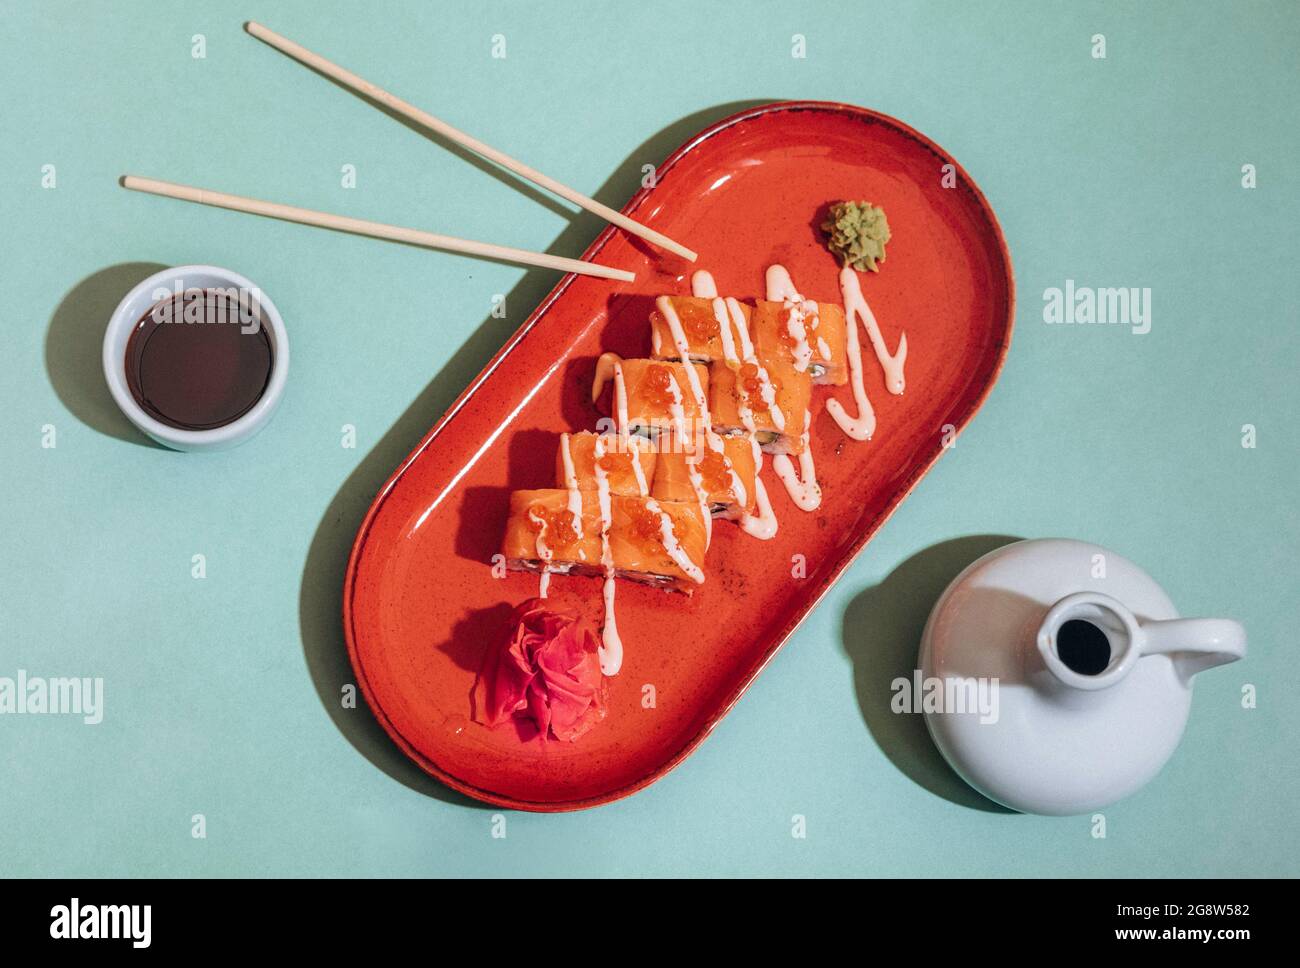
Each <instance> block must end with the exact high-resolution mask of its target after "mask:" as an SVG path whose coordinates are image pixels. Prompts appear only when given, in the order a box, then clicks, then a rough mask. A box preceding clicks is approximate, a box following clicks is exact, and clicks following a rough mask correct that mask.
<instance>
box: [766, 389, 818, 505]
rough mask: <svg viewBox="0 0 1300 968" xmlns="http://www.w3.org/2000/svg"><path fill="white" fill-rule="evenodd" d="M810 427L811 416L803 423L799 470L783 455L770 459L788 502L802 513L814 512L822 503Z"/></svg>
mask: <svg viewBox="0 0 1300 968" xmlns="http://www.w3.org/2000/svg"><path fill="white" fill-rule="evenodd" d="M811 427H812V414H811V413H810V414H808V417H807V419H806V420H805V421H804V430H803V435H802V440H803V453H802V454H800V455H799V470H798V471H797V472H796V471H795V469H794V462H793V461H791V460H790V458H789V457H788V456H787V455H785V454H777V455H776V456H775V457H773V458H772V467H773V469H775V470H776V476H777V477H779V478H781V483H782V484H784V485H785V489H786V491H787V492H788V493H789V495H790V500H792V501H794V503H795V504H796V505H798V507H799V509H800V510H802V511H815V510H816V509H817V508H818V507H819V506H820V505H821V503H822V486H821V485H820V484H818V483H817V468H816V467H815V466H814V465H813V455H812V445H811V442H810V440H809V437H810V428H811Z"/></svg>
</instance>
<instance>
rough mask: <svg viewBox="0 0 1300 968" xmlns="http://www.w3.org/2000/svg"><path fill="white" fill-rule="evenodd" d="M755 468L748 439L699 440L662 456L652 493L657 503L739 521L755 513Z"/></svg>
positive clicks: (711, 437) (709, 436)
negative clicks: (691, 505) (680, 504)
mask: <svg viewBox="0 0 1300 968" xmlns="http://www.w3.org/2000/svg"><path fill="white" fill-rule="evenodd" d="M757 463H758V462H757V461H756V460H755V454H754V444H753V441H752V439H751V438H750V437H749V436H748V435H744V436H731V437H723V436H720V435H718V434H716V433H708V434H700V435H699V436H698V437H696V439H695V440H694V441H691V442H687V444H685V445H682V446H676V447H673V448H670V449H665V450H662V451H661V452H660V454H659V459H658V463H657V464H656V465H655V476H654V487H653V488H651V491H650V493H651V495H652V496H653V497H655V498H656V499H658V500H661V501H694V502H696V503H697V504H703V505H704V507H705V508H706V509H707V510H708V512H709V514H710V515H711V516H713V517H715V518H726V519H729V520H739V519H741V518H743V517H745V516H746V515H752V514H753V513H754V512H755V510H756V508H757V502H758V489H757V487H756V486H755V484H754V477H755V474H756V473H757Z"/></svg>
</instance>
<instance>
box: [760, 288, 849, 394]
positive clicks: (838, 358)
mask: <svg viewBox="0 0 1300 968" xmlns="http://www.w3.org/2000/svg"><path fill="white" fill-rule="evenodd" d="M750 319H751V329H750V332H751V333H753V336H754V347H755V350H756V352H757V354H758V357H759V358H760V359H763V360H781V361H783V362H786V363H789V364H791V365H792V366H793V367H794V368H795V369H796V370H805V371H807V373H808V375H809V376H811V377H812V381H813V383H816V384H820V385H830V386H843V385H844V384H846V383H848V382H849V351H848V336H847V334H846V333H845V329H844V327H845V323H844V309H843V308H842V307H841V306H838V305H836V304H835V303H819V302H813V301H812V300H802V301H795V300H786V301H784V302H774V301H772V300H767V299H760V300H758V301H756V302H755V303H754V312H753V315H752V316H751V317H750Z"/></svg>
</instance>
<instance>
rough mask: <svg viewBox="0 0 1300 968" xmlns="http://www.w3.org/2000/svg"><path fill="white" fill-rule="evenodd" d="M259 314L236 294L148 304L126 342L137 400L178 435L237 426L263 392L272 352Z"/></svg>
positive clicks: (185, 295) (196, 292)
mask: <svg viewBox="0 0 1300 968" xmlns="http://www.w3.org/2000/svg"><path fill="white" fill-rule="evenodd" d="M263 322H264V321H263V319H262V314H261V310H260V308H259V307H258V306H257V305H256V303H254V302H251V301H250V300H248V299H247V298H241V296H240V294H239V293H238V292H237V291H235V290H221V289H188V290H186V291H184V292H182V293H178V294H176V295H174V296H171V297H169V298H167V299H164V300H162V301H161V302H158V303H156V304H154V305H153V306H152V307H150V309H149V310H148V312H146V313H145V314H144V315H143V316H142V317H140V320H139V321H138V322H137V323H136V325H135V327H134V329H133V330H132V331H131V335H130V337H129V338H128V340H127V344H126V385H127V389H128V390H129V391H130V393H131V396H132V398H133V399H134V400H135V402H136V403H137V404H138V405H139V406H140V407H141V409H143V410H144V411H145V413H147V414H148V415H149V416H151V417H153V418H154V419H155V420H157V421H159V422H160V423H164V424H166V425H167V426H169V427H175V428H177V429H179V430H211V429H213V428H216V427H224V426H226V425H227V424H230V423H233V422H234V421H236V420H238V419H239V418H240V417H242V416H243V415H244V414H246V413H247V412H248V411H249V410H251V409H252V408H253V406H254V405H255V404H256V403H257V401H258V400H260V399H261V398H262V395H263V394H264V393H265V392H266V389H267V386H268V385H269V383H270V381H271V373H272V370H273V369H274V366H275V348H274V346H273V344H272V341H271V337H270V334H268V332H267V328H266V326H264V325H263Z"/></svg>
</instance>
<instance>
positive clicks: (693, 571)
mask: <svg viewBox="0 0 1300 968" xmlns="http://www.w3.org/2000/svg"><path fill="white" fill-rule="evenodd" d="M645 506H646V510H647V511H649V512H650V513H651V514H657V515H659V534H660V537H661V538H662V540H663V545H664V551H666V552H667V553H668V557H669V558H671V559H672V560H673V563H674V564H676V565H677V567H678V568H680V569H681V570H682V571H684V572H685V573H686V577H687V578H689V579H690V580H691V581H693V582H695V584H697V585H702V584H704V572H703V570H702V569H701V568H700V566H699V565H697V564H696V563H695V562H693V561H691V557H690V555H688V554H687V553H686V549H685V548H683V547H682V545H681V542H680V541H678V540H677V532H676V531H674V530H673V519H672V515H670V514H669V513H668V512H667V511H665V510H664V509H663V508H661V507H660V506H659V502H658V501H656V500H655V499H654V498H652V497H648V498H646V501H645Z"/></svg>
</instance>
